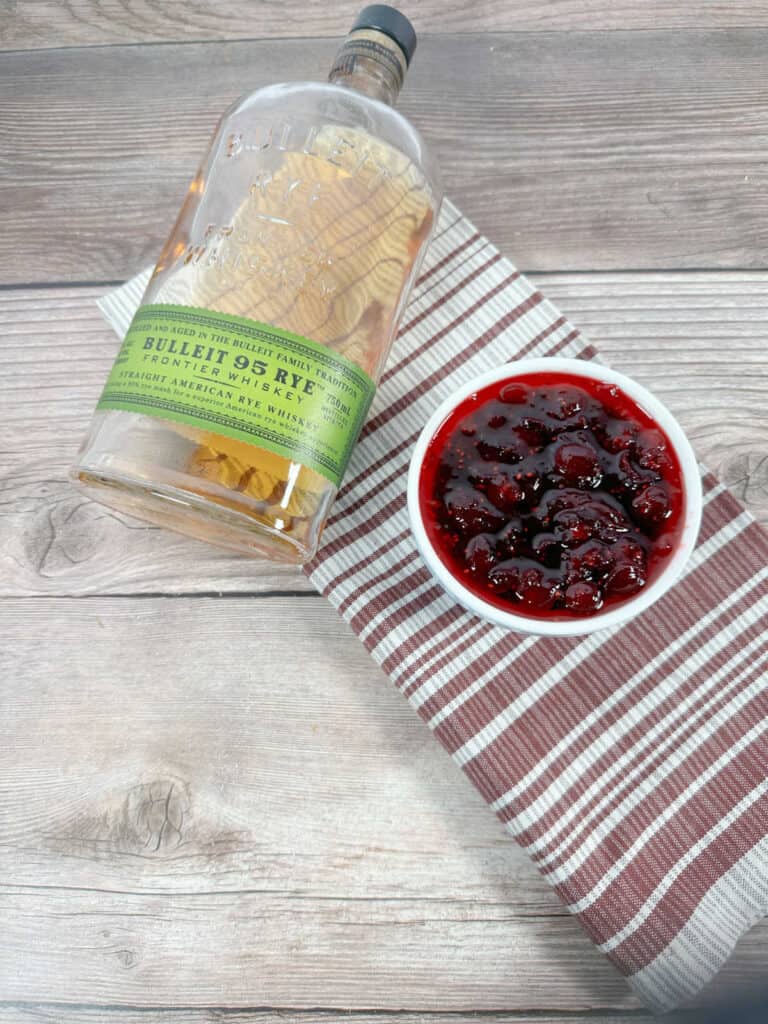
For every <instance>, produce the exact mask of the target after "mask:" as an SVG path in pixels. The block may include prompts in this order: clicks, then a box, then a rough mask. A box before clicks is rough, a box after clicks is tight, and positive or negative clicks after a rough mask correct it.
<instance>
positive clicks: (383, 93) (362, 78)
mask: <svg viewBox="0 0 768 1024" xmlns="http://www.w3.org/2000/svg"><path fill="white" fill-rule="evenodd" d="M407 70H408V65H407V63H406V60H405V55H404V54H403V51H402V50H401V49H400V47H399V46H398V45H397V43H396V42H395V41H394V40H393V39H390V38H389V36H387V35H385V34H384V33H383V32H378V31H377V30H376V29H369V28H365V29H358V30H357V31H355V32H350V34H349V35H348V36H347V38H346V39H345V40H344V42H343V43H342V45H341V48H340V50H339V51H338V53H337V54H336V58H335V60H334V62H333V67H332V68H331V71H330V74H329V75H328V81H329V82H332V83H333V84H334V85H341V86H344V87H345V88H347V89H354V90H356V91H357V92H361V93H363V94H364V95H365V96H370V97H371V98H372V99H374V100H381V101H382V103H388V104H389V105H390V106H394V104H395V101H396V100H397V95H398V93H399V92H400V89H401V87H402V84H403V80H404V78H405V72H406V71H407Z"/></svg>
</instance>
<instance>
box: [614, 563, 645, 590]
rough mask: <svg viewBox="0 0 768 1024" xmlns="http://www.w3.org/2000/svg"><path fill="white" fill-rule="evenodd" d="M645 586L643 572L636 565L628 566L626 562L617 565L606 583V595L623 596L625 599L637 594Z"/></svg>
mask: <svg viewBox="0 0 768 1024" xmlns="http://www.w3.org/2000/svg"><path fill="white" fill-rule="evenodd" d="M643 586H645V574H644V573H643V571H642V570H641V569H639V568H638V567H637V566H636V565H628V564H627V563H626V562H624V563H621V564H619V565H617V566H616V568H615V569H614V570H613V571H612V572H611V573H609V575H608V579H607V580H606V581H605V590H606V593H608V594H621V595H622V596H624V597H627V596H629V595H630V594H636V593H637V592H638V590H640V589H641V588H642V587H643Z"/></svg>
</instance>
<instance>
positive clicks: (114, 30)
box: [0, 0, 768, 50]
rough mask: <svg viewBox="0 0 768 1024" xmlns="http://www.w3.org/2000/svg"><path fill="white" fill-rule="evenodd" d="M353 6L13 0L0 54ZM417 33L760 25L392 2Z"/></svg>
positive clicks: (602, 9) (236, 30) (707, 17)
mask: <svg viewBox="0 0 768 1024" xmlns="http://www.w3.org/2000/svg"><path fill="white" fill-rule="evenodd" d="M362 6H364V5H363V4H362V2H361V0H343V2H342V3H335V4H332V5H330V6H326V5H321V4H307V3H306V0H283V2H282V3H280V4H275V3H270V2H269V0H249V2H246V0H217V2H216V3H215V4H211V3H204V2H201V0H197V2H190V0H185V2H183V3H182V2H180V0H176V2H173V3H168V2H167V0H165V2H163V0H154V2H152V0H149V2H148V0H67V2H59V0H16V2H14V3H9V0H3V3H0V12H3V9H4V8H8V7H10V12H9V13H8V14H5V16H4V17H3V21H2V22H0V49H15V50H20V49H37V48H48V47H54V48H58V47H62V46H104V45H109V44H125V43H158V42H187V41H192V42H198V41H206V40H207V41H213V40H219V41H222V40H233V39H286V38H292V37H306V36H334V37H338V36H342V35H344V34H345V33H346V32H347V31H348V30H349V27H350V25H351V24H352V21H353V19H354V17H355V15H356V14H357V12H358V10H360V8H361V7H362ZM397 6H398V7H399V8H400V10H402V11H403V12H404V13H405V14H407V15H408V16H409V17H410V18H411V19H412V20H413V22H414V24H415V26H416V29H417V31H418V32H419V34H422V33H428V32H429V33H433V32H510V31H526V32H531V31H534V32H535V31H564V30H569V29H571V30H574V29H576V30H580V31H590V32H595V31H611V30H617V29H623V30H627V29H635V30H636V29H660V28H677V29H680V28H713V29H714V28H728V29H733V28H766V27H768V10H766V6H765V4H764V3H763V2H762V0H736V2H730V3H727V4H723V3H706V4H701V3H694V2H693V0H682V2H680V3H674V4H670V3H666V2H664V0H645V2H644V3H641V4H638V3H633V2H630V0H620V2H618V3H617V2H611V0H549V2H548V3H546V4H533V3H530V0H481V2H480V3H475V4H473V5H472V6H471V7H470V6H468V5H467V4H466V3H464V2H463V0H399V2H398V5H397Z"/></svg>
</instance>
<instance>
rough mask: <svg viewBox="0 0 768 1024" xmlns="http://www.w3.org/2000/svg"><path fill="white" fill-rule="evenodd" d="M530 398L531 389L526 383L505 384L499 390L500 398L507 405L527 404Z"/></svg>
mask: <svg viewBox="0 0 768 1024" xmlns="http://www.w3.org/2000/svg"><path fill="white" fill-rule="evenodd" d="M530 398H531V392H530V389H529V388H527V387H526V386H525V384H514V383H512V384H505V385H504V387H503V388H502V389H501V391H500V392H499V399H500V400H501V401H502V402H505V403H506V404H507V405H525V404H526V402H528V401H530Z"/></svg>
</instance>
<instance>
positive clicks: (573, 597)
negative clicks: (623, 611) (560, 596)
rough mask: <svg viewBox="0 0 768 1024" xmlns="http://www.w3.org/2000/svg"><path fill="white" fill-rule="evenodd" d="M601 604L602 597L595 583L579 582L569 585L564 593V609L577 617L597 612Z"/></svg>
mask: <svg viewBox="0 0 768 1024" xmlns="http://www.w3.org/2000/svg"><path fill="white" fill-rule="evenodd" d="M602 604H603V595H602V592H601V591H600V587H598V586H597V585H596V584H595V583H587V582H585V581H583V580H582V581H581V582H579V583H571V585H570V586H569V587H568V588H567V589H566V591H565V607H566V608H568V609H569V610H570V611H572V612H577V613H578V614H579V615H589V614H590V613H591V612H596V611H598V610H599V609H600V608H601V607H602Z"/></svg>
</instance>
